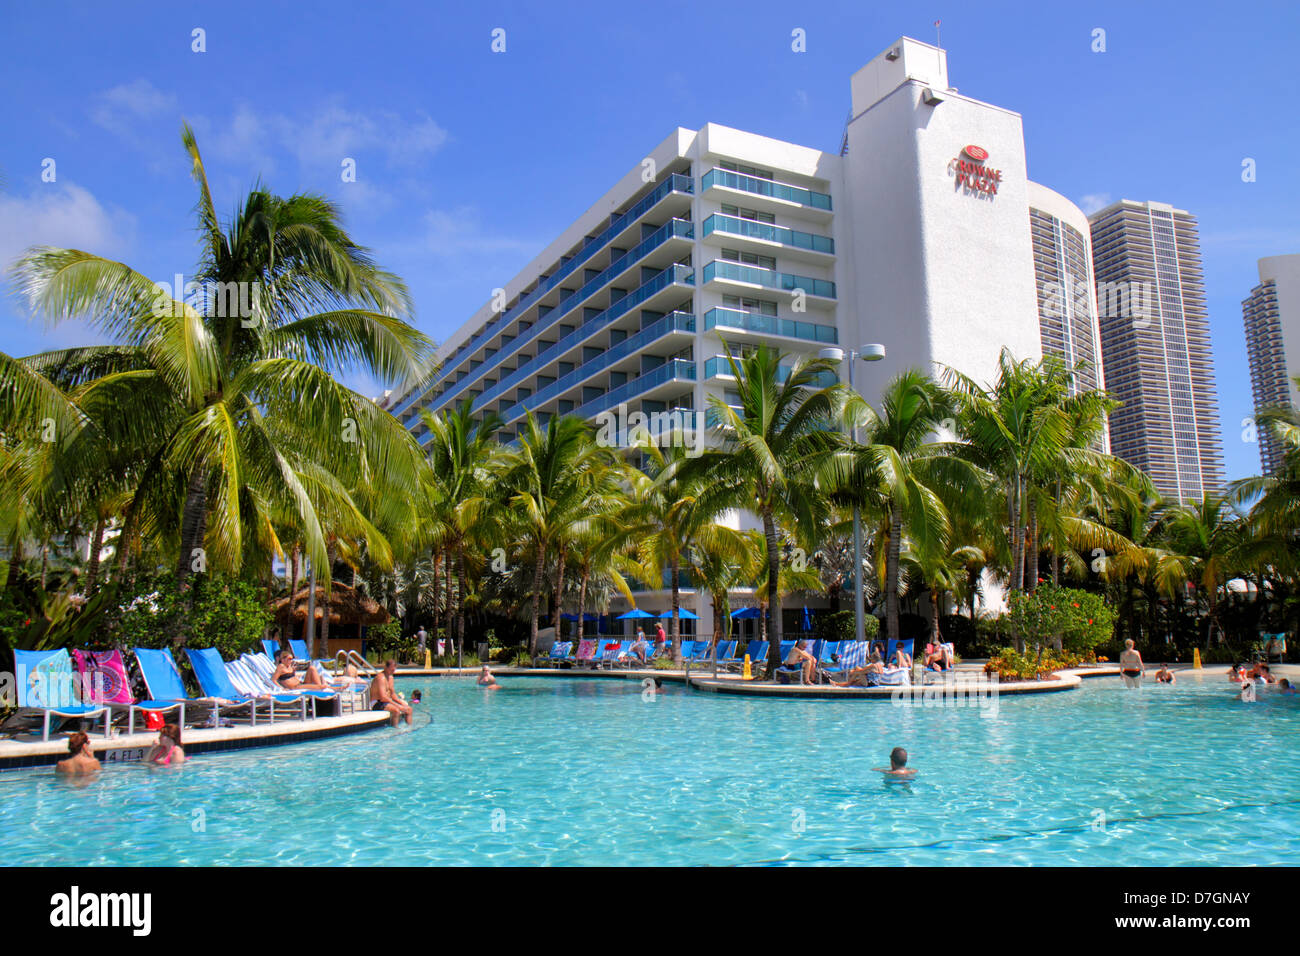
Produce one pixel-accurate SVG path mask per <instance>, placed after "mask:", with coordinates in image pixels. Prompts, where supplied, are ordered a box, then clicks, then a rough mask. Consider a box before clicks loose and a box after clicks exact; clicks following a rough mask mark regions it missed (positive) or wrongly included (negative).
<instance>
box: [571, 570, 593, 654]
mask: <svg viewBox="0 0 1300 956" xmlns="http://www.w3.org/2000/svg"><path fill="white" fill-rule="evenodd" d="M590 578H591V569H590V568H589V567H587V566H586V565H583V568H582V577H581V578H580V579H579V581H578V643H579V644H581V643H582V635H583V632H584V631H585V630H586V626H585V625H586V619H587V581H588V580H589V579H590ZM575 653H576V651H575Z"/></svg>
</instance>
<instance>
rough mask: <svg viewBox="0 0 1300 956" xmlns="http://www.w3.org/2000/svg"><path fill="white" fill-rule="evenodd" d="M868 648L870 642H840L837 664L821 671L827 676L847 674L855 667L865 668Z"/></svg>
mask: <svg viewBox="0 0 1300 956" xmlns="http://www.w3.org/2000/svg"><path fill="white" fill-rule="evenodd" d="M870 648H871V641H841V642H840V662H839V664H837V665H836V666H835V667H825V668H823V670H824V671H826V672H827V673H828V674H847V673H848V672H849V671H851V670H853V669H854V668H855V667H865V666H866V663H867V657H868V656H869V651H870Z"/></svg>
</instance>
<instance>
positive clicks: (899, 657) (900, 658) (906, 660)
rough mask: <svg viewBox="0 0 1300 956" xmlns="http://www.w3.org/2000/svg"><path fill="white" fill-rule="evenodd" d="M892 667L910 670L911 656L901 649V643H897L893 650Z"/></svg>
mask: <svg viewBox="0 0 1300 956" xmlns="http://www.w3.org/2000/svg"><path fill="white" fill-rule="evenodd" d="M893 666H894V667H901V668H903V669H904V670H909V671H910V670H911V669H912V655H911V654H909V653H907V651H905V650H904V649H903V643H902V641H899V643H898V647H897V648H895V650H894V663H893Z"/></svg>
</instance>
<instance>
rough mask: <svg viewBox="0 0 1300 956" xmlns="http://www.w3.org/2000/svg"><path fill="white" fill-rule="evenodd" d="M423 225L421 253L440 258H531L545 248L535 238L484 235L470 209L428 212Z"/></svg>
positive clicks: (488, 233) (478, 219)
mask: <svg viewBox="0 0 1300 956" xmlns="http://www.w3.org/2000/svg"><path fill="white" fill-rule="evenodd" d="M424 225H425V236H424V247H425V250H426V251H427V252H429V253H432V254H433V255H435V256H440V257H448V258H451V257H455V256H485V255H486V256H492V255H507V256H519V255H526V256H529V257H530V258H531V257H532V256H535V255H537V253H539V252H541V250H542V247H543V246H544V245H545V243H542V242H538V241H537V240H535V239H519V238H516V237H514V236H507V235H502V234H493V233H491V232H488V231H487V230H485V229H484V227H483V222H482V217H481V216H480V215H479V212H478V210H477V209H475V208H473V207H472V206H460V207H457V208H456V209H451V210H442V209H431V210H430V211H428V212H426V213H425V214H424Z"/></svg>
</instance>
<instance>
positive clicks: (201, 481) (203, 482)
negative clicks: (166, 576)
mask: <svg viewBox="0 0 1300 956" xmlns="http://www.w3.org/2000/svg"><path fill="white" fill-rule="evenodd" d="M207 525H208V472H207V469H206V468H204V467H203V466H202V465H195V466H194V470H193V471H191V472H190V483H189V487H188V488H187V489H186V491H185V508H184V510H183V511H182V512H181V553H180V559H179V560H178V562H177V564H176V585H177V587H178V588H180V589H181V590H182V591H184V590H185V589H186V588H187V587H188V586H189V578H190V575H192V574H194V573H195V572H194V562H195V560H196V559H197V558H198V555H197V554H195V552H196V551H200V550H201V549H202V547H203V539H204V537H205V533H206V531H207ZM204 563H205V564H206V562H204Z"/></svg>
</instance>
